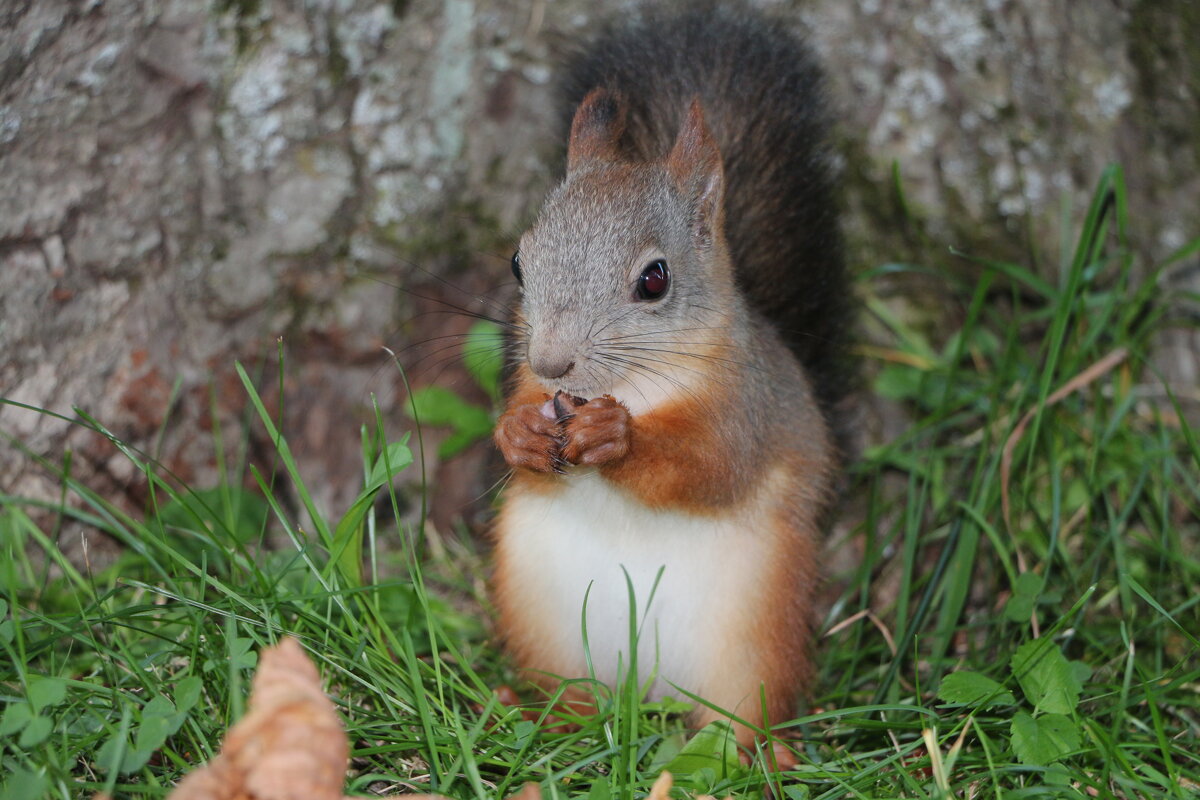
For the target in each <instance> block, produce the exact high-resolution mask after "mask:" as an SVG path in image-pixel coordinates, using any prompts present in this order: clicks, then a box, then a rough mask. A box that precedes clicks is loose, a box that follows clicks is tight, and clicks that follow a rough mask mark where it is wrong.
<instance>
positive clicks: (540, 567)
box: [504, 470, 767, 697]
mask: <svg viewBox="0 0 1200 800" xmlns="http://www.w3.org/2000/svg"><path fill="white" fill-rule="evenodd" d="M564 481H565V483H566V487H565V490H564V491H560V492H555V493H553V494H551V495H541V494H533V493H520V494H517V495H515V496H512V497H509V498H508V500H507V502H506V509H505V512H506V513H505V526H504V527H505V530H504V539H505V545H504V547H505V549H506V551H507V552H508V554H509V556H510V557H512V559H513V560H512V562H511V563H512V564H514V567H515V573H514V575H513V577H514V578H515V579H516V580H515V581H514V582H513V585H514V586H515V587H517V591H519V592H520V594H521V598H520V600H521V604H522V605H523V606H525V607H526V608H533V609H536V610H537V611H536V616H537V618H538V620H539V623H538V628H539V631H538V633H539V635H540V636H541V637H544V638H543V641H545V642H546V643H547V644H550V643H553V646H552V647H551V648H549V649H551V650H553V651H554V652H557V653H561V654H564V657H565V659H567V660H568V664H569V669H570V670H572V671H574V674H564V675H562V676H561V677H565V678H571V677H582V676H585V675H586V674H587V671H586V666H585V663H586V662H585V661H584V656H583V652H584V650H583V629H582V624H581V619H582V612H583V608H584V596H585V593H586V594H587V639H588V647H589V649H590V652H591V658H592V664H593V667H594V669H595V674H596V677H597V678H599V679H600V680H602V681H604V682H606V683H609V684H610V685H611V684H612V683H614V682H615V681H616V679H617V672H618V657H619V654H621V653H624V654H626V655H624V656H621V657H620V663H621V664H622V665H623V668H627V667H628V664H629V659H628V656H627V654H628V652H629V641H630V637H629V616H628V615H629V598H628V589H627V584H626V579H625V573H626V572H627V573H628V575H629V579H630V580H631V581H632V583H633V588H634V592H635V595H636V602H637V608H638V619H639V622H640V625H641V635H640V640H639V645H638V667H639V668H638V672H639V681H645V680H646V679H647V677H648V676H649V675H650V674H651V671H652V670H653V669H654V668H655V665H656V662H657V668H658V679H657V680H656V682H655V684H654V687H653V689H652V696H655V697H657V696H661V695H662V694H664V693H666V694H676V692H674V691H673V690H672V689H671V688H670V686H669V685H667V682H670V683H674V684H676V685H678V686H681V687H683V688H686V689H688V690H690V691H694V692H696V691H704V690H705V688H706V687H705V683H707V681H706V680H705V666H706V664H707V663H709V662H712V661H714V660H717V659H720V658H721V657H722V656H725V655H727V654H726V653H724V652H723V651H724V650H725V648H727V647H728V646H729V645H730V644H732V642H733V640H732V639H731V638H730V635H731V634H732V633H733V632H734V631H735V630H736V629H737V628H738V627H739V626H741V625H744V624H745V619H744V617H743V616H742V614H744V611H743V609H745V608H746V607H747V601H748V600H749V599H751V598H753V597H755V596H756V595H757V594H758V593H759V590H760V589H761V587H760V586H759V584H760V583H761V577H762V572H763V569H762V566H763V564H764V561H763V558H764V557H767V554H766V553H765V552H764V543H765V539H766V538H767V537H764V535H763V531H761V530H755V528H756V527H761V526H762V525H763V524H764V523H765V520H762V519H759V518H756V517H758V516H759V515H758V514H756V513H755V504H747V505H744V506H741V507H739V508H737V509H731V510H730V512H729V514H728V515H726V516H722V517H717V518H713V517H704V516H696V515H691V514H686V513H681V512H677V511H653V510H650V509H647V508H646V507H645V506H643V505H641V504H640V503H638V502H637V501H636V500H634V499H633V498H631V497H630V496H629V495H627V494H625V493H624V492H623V491H621V490H619V489H616V488H614V487H613V486H611V485H610V484H608V483H607V482H606V481H605V480H603V479H602V478H601V477H600V476H599V475H598V474H597V473H595V472H592V471H574V470H573V471H572V473H571V474H569V475H567V476H566V477H565V478H564ZM747 506H749V507H747ZM660 568H661V569H662V576H661V579H659V582H658V587H657V589H656V590H655V591H654V595H653V598H652V599H651V590H652V588H653V587H654V583H655V579H656V577H657V576H658V574H659V570H660ZM589 586H590V587H591V588H590V592H589ZM648 601H649V602H650V605H649V608H648V609H647V602H648ZM656 650H657V656H656ZM568 664H564V665H562V666H561V667H560V668H561V669H564V670H567V669H568Z"/></svg>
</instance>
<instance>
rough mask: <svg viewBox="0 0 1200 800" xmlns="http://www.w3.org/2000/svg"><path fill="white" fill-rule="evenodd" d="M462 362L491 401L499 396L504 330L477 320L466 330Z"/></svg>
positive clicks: (492, 323) (502, 365)
mask: <svg viewBox="0 0 1200 800" xmlns="http://www.w3.org/2000/svg"><path fill="white" fill-rule="evenodd" d="M463 364H464V365H465V366H466V368H467V372H469V373H471V377H472V378H474V379H475V382H476V383H478V384H479V386H480V388H482V389H483V390H484V391H485V392H487V393H488V397H491V398H492V399H493V401H495V400H498V399H499V398H500V371H501V369H503V367H504V332H503V330H501V328H500V326H499V325H497V324H495V323H494V322H488V321H486V320H479V321H478V322H476V323H475V324H474V325H472V326H471V328H470V330H468V331H467V340H466V343H465V344H464V345H463Z"/></svg>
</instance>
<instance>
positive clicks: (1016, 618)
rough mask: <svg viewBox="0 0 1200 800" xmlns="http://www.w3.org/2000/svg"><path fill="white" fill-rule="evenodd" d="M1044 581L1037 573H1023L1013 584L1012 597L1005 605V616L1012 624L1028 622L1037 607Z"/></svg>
mask: <svg viewBox="0 0 1200 800" xmlns="http://www.w3.org/2000/svg"><path fill="white" fill-rule="evenodd" d="M1043 584H1044V581H1043V579H1042V576H1041V575H1038V574H1037V573H1036V572H1022V573H1021V574H1020V575H1018V576H1017V580H1016V582H1015V583H1014V584H1013V593H1012V597H1010V598H1008V602H1007V603H1005V604H1004V616H1005V617H1006V618H1007V619H1009V620H1011V621H1012V622H1028V621H1029V618H1030V616H1032V614H1033V609H1034V608H1035V607H1036V606H1037V601H1038V595H1040V594H1041V592H1042V585H1043Z"/></svg>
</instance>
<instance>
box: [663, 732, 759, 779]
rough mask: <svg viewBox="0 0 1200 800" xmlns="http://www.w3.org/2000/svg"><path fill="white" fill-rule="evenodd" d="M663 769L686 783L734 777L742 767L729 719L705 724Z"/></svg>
mask: <svg viewBox="0 0 1200 800" xmlns="http://www.w3.org/2000/svg"><path fill="white" fill-rule="evenodd" d="M663 769H664V770H666V771H667V772H670V773H671V775H673V776H674V777H675V780H676V781H678V782H680V783H683V784H693V785H695V784H699V785H701V786H702V788H707V787H709V786H711V785H712V782H713V780H715V779H716V778H717V777H718V776H721V777H726V776H731V775H733V774H735V773H736V772H738V771H739V770H740V769H741V762H739V761H738V752H737V740H736V738H735V737H734V735H733V729H732V728H730V726H729V723H728V722H724V721H721V720H718V721H716V722H710V723H709V724H707V725H705V726H704V727H703V728H701V729H700V731H699V732H698V733H697V734H696V735H695V736H693V737H692V738H691V740H690V741H688V743H687V744H685V745H684V746H683V749H681V750H680V751H679V753H678V755H676V756H675V757H674V758H672V759H671V760H670V761H668V762H667V763H666V764H665V765H664V766H663Z"/></svg>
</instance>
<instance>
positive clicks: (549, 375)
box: [529, 339, 575, 380]
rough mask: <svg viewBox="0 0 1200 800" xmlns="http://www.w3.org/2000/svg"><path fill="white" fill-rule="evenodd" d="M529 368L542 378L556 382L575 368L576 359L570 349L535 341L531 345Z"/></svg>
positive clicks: (552, 343)
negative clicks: (555, 380)
mask: <svg viewBox="0 0 1200 800" xmlns="http://www.w3.org/2000/svg"><path fill="white" fill-rule="evenodd" d="M529 368H530V369H532V370H533V372H534V374H535V375H537V376H539V377H541V378H545V379H546V380H554V379H556V378H561V377H562V376H563V375H566V374H567V373H568V372H570V371H571V370H572V369H574V368H575V358H574V356H573V355H572V353H571V349H570V348H568V347H563V346H562V345H559V344H557V343H555V342H547V341H546V340H544V339H540V340H539V339H535V340H533V341H531V342H530V343H529Z"/></svg>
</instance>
